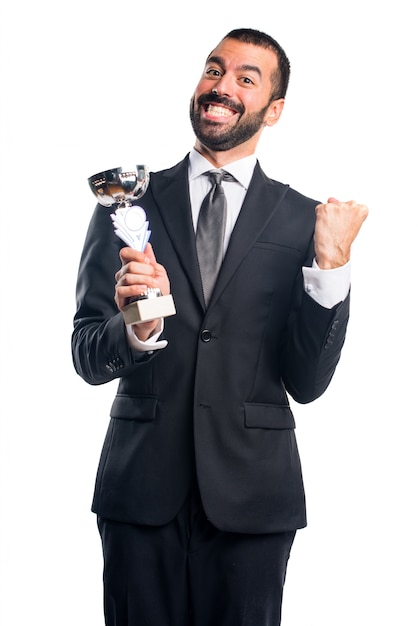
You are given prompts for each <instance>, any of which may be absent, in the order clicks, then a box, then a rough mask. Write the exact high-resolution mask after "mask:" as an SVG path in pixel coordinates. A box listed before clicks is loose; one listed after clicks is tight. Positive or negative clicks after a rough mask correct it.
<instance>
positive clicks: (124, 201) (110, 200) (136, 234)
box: [88, 165, 176, 325]
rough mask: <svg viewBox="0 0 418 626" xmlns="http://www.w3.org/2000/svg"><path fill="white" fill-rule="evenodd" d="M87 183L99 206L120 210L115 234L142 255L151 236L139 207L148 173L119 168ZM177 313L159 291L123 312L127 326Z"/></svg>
mask: <svg viewBox="0 0 418 626" xmlns="http://www.w3.org/2000/svg"><path fill="white" fill-rule="evenodd" d="M88 183H89V186H90V189H91V191H92V192H93V193H94V195H95V196H96V198H97V200H98V201H99V203H100V204H101V205H102V206H104V207H112V206H114V205H115V204H116V205H117V208H116V209H115V212H114V213H112V214H111V215H110V217H111V219H112V221H113V227H114V229H115V234H116V235H117V236H118V237H119V238H120V239H122V241H124V242H125V243H126V245H127V246H129V247H130V248H134V250H140V251H141V252H143V251H144V250H145V246H146V245H147V243H148V240H149V238H150V236H151V231H150V230H149V228H148V227H149V222H148V221H147V216H146V213H145V211H144V209H143V208H142V207H140V206H138V205H136V204H133V202H134V201H135V200H137V199H138V198H141V197H142V196H143V195H144V193H145V192H146V190H147V187H148V183H149V169H148V167H147V166H146V165H136V166H135V167H134V168H132V169H123V168H122V167H116V168H114V169H112V170H106V171H105V172H100V173H99V174H95V175H94V176H90V178H89V179H88ZM175 313H176V309H175V306H174V301H173V297H172V295H171V294H169V295H168V296H163V294H162V293H161V291H160V289H158V288H157V289H152V288H150V287H149V288H148V289H147V290H146V291H145V292H144V293H143V294H141V295H140V296H138V297H136V298H131V301H130V302H129V304H127V305H126V306H125V307H124V308H123V309H122V314H123V318H124V320H125V323H126V324H128V325H130V324H137V323H138V322H147V321H149V320H153V319H156V318H158V317H168V316H170V315H174V314H175Z"/></svg>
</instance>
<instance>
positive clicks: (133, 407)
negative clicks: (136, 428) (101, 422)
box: [110, 393, 157, 422]
mask: <svg viewBox="0 0 418 626" xmlns="http://www.w3.org/2000/svg"><path fill="white" fill-rule="evenodd" d="M156 413H157V398H156V397H153V396H131V395H126V394H120V393H118V394H117V395H116V397H115V399H114V401H113V404H112V408H111V409H110V417H114V418H116V419H122V420H140V421H143V422H152V421H153V420H154V419H155V415H156Z"/></svg>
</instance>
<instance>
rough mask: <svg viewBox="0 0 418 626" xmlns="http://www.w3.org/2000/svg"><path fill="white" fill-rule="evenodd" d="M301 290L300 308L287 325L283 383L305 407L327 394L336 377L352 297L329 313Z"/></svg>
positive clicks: (348, 297) (329, 310) (328, 310)
mask: <svg viewBox="0 0 418 626" xmlns="http://www.w3.org/2000/svg"><path fill="white" fill-rule="evenodd" d="M300 289H301V290H302V295H301V298H300V304H299V306H298V307H297V309H296V310H294V311H292V313H291V315H290V320H289V325H288V333H287V339H286V346H285V357H284V367H283V382H284V384H285V387H286V389H287V391H288V392H289V393H290V395H291V396H292V397H293V399H294V400H295V401H296V402H299V403H302V404H306V403H308V402H312V401H313V400H315V399H317V398H318V397H319V396H321V395H322V394H323V393H324V391H325V390H326V388H327V387H328V385H329V383H330V382H331V379H332V377H333V375H334V372H335V369H336V367H337V364H338V361H339V360H340V356H341V350H342V347H343V345H344V341H345V336H346V329H347V324H348V318H349V303H350V296H349V295H348V296H347V298H345V300H344V301H342V302H340V303H338V304H337V305H336V306H334V307H333V308H332V309H326V308H324V307H322V306H321V305H319V304H318V303H316V302H315V301H314V300H313V298H311V297H310V296H309V295H308V294H307V293H305V291H304V290H303V287H300Z"/></svg>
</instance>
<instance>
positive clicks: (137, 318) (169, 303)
mask: <svg viewBox="0 0 418 626" xmlns="http://www.w3.org/2000/svg"><path fill="white" fill-rule="evenodd" d="M175 314H176V308H175V306H174V300H173V296H172V295H171V294H169V295H168V296H157V297H156V296H151V297H148V296H146V295H145V296H143V297H142V298H141V299H139V300H135V302H131V303H130V304H127V305H126V306H125V307H124V308H123V309H122V315H123V319H124V320H125V324H126V325H127V326H130V325H131V324H138V323H139V322H150V321H151V320H155V319H158V318H160V317H169V316H170V315H175Z"/></svg>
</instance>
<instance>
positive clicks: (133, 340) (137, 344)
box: [126, 318, 168, 352]
mask: <svg viewBox="0 0 418 626" xmlns="http://www.w3.org/2000/svg"><path fill="white" fill-rule="evenodd" d="M163 330H164V318H161V319H160V322H159V324H158V326H157V328H156V329H155V333H154V334H153V335H151V337H149V338H148V339H147V340H146V341H141V340H140V339H138V337H137V336H136V335H135V332H134V330H133V328H132V326H131V325H129V326H126V335H127V337H128V342H129V345H130V347H131V348H132V350H135V351H136V352H154V350H161V349H162V348H165V347H166V345H167V344H168V341H166V340H165V339H162V340H161V341H158V337H159V336H160V335H161V333H162V332H163Z"/></svg>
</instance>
